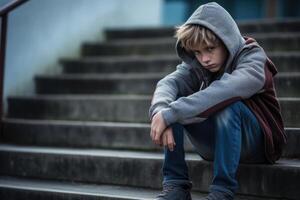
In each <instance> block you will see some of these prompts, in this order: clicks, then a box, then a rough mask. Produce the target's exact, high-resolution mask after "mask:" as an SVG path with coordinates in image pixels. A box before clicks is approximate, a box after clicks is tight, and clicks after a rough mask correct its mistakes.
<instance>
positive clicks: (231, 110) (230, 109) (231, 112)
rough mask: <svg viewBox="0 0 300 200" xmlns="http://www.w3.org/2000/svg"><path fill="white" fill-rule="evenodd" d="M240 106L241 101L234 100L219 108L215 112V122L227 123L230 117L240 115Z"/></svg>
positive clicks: (241, 104)
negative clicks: (221, 108)
mask: <svg viewBox="0 0 300 200" xmlns="http://www.w3.org/2000/svg"><path fill="white" fill-rule="evenodd" d="M241 106H243V103H242V102H241V101H236V102H234V103H232V104H230V105H228V106H227V107H225V108H224V109H223V110H220V111H219V112H217V113H216V114H215V116H214V118H215V122H216V123H217V124H227V122H228V121H229V120H230V119H232V118H234V117H236V116H237V115H238V116H239V115H240V109H241Z"/></svg>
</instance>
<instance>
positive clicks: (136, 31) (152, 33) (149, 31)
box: [105, 19, 300, 40]
mask: <svg viewBox="0 0 300 200" xmlns="http://www.w3.org/2000/svg"><path fill="white" fill-rule="evenodd" d="M238 26H239V28H240V31H241V32H242V33H255V32H262V33H269V32H299V31H300V20H299V19H295V20H291V19H290V20H281V21H278V20H260V21H257V20H255V21H246V22H238ZM174 31H175V30H174V28H173V27H167V28H166V27H154V28H129V29H124V28H122V29H117V28H113V29H107V30H106V31H105V35H106V39H108V40H115V39H129V38H157V37H172V36H173V35H174Z"/></svg>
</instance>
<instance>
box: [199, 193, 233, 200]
mask: <svg viewBox="0 0 300 200" xmlns="http://www.w3.org/2000/svg"><path fill="white" fill-rule="evenodd" d="M200 200H233V197H232V196H230V195H229V194H226V193H223V192H211V193H209V194H208V195H207V196H206V197H203V198H201V199H200Z"/></svg>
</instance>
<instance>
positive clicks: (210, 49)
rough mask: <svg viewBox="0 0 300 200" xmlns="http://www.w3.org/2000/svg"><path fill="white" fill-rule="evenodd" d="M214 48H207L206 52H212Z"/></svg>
mask: <svg viewBox="0 0 300 200" xmlns="http://www.w3.org/2000/svg"><path fill="white" fill-rule="evenodd" d="M215 48H216V47H207V51H209V52H212V51H213V50H214V49H215Z"/></svg>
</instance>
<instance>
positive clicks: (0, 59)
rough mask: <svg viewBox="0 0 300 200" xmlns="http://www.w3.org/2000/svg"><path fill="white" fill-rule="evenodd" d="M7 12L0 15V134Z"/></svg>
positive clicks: (1, 130) (1, 132)
mask: <svg viewBox="0 0 300 200" xmlns="http://www.w3.org/2000/svg"><path fill="white" fill-rule="evenodd" d="M7 19H8V14H4V15H3V16H2V21H1V40H0V42H1V44H0V45H1V46H0V134H1V136H2V134H3V86H4V66H5V49H6V34H7Z"/></svg>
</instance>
